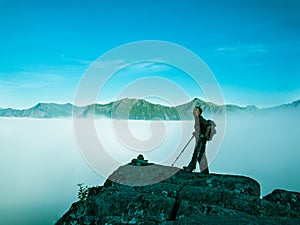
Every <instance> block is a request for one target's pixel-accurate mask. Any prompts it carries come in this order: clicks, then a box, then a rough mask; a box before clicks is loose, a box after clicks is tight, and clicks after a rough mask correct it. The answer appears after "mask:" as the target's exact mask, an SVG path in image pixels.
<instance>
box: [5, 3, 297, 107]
mask: <svg viewBox="0 0 300 225" xmlns="http://www.w3.org/2000/svg"><path fill="white" fill-rule="evenodd" d="M0 32H1V35H0V107H3V108H6V107H13V108H25V107H31V106H33V105H35V104H36V103H37V102H59V103H64V102H73V99H74V95H75V93H76V89H77V87H78V85H79V82H80V80H81V78H82V76H83V75H84V72H85V71H86V69H87V68H88V67H89V65H90V64H91V63H92V62H93V61H94V60H96V59H97V58H98V57H100V56H101V55H103V54H105V53H106V52H107V51H109V50H111V49H112V48H115V47H117V46H119V45H123V44H126V43H130V42H134V41H141V40H163V41H168V42H174V43H176V44H179V45H182V46H184V47H186V48H188V49H190V50H191V51H193V52H194V53H196V54H197V55H198V56H199V57H200V58H202V59H203V60H204V62H205V63H206V64H207V65H208V66H209V67H210V69H211V70H212V72H213V73H214V75H215V77H216V79H217V80H218V82H219V84H220V86H221V88H222V91H223V94H224V99H225V102H226V103H233V104H239V105H248V104H255V105H257V106H272V105H278V104H282V103H286V102H291V101H294V100H297V99H300V85H299V84H300V63H299V62H300V54H299V53H300V1H296V0H270V1H266V0H265V1H263V0H262V1H258V0H252V1H246V0H245V1H242V0H232V1H221V0H212V1H196V0H194V1H191V0H186V1H176V0H175V1H169V0H167V1H153V0H152V1H147V0H146V1H76V2H74V1H55V0H52V1H30V0H29V1H14V0H12V1H8V0H5V1H0ZM143 69H144V68H143ZM170 71H172V70H169V72H168V73H165V72H164V71H163V70H162V71H159V74H160V75H163V76H164V77H166V78H168V79H170V80H172V79H174V74H172V73H171V72H170ZM135 72H136V73H140V72H141V71H139V70H136V71H135ZM151 75H153V74H151ZM180 77H181V75H177V78H178V79H176V81H178V82H179V81H180V80H181V81H180V85H182V86H185V85H187V87H186V88H185V89H186V90H187V92H188V94H189V95H190V97H191V98H193V97H198V96H200V97H201V94H200V92H197V90H196V89H193V88H192V87H189V81H188V79H186V78H184V75H182V77H181V78H180ZM131 79H132V80H131V81H134V79H136V77H135V76H132V78H131ZM128 82H129V81H128ZM122 85H124V83H122V82H115V86H114V88H115V90H121V89H122ZM198 93H199V94H198ZM113 97H114V96H106V97H105V98H103V99H101V98H100V99H99V102H106V101H108V100H110V99H113Z"/></svg>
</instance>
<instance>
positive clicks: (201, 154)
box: [188, 138, 209, 174]
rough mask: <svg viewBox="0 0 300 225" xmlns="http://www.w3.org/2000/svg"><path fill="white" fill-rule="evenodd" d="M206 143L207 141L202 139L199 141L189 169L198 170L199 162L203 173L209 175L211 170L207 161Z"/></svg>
mask: <svg viewBox="0 0 300 225" xmlns="http://www.w3.org/2000/svg"><path fill="white" fill-rule="evenodd" d="M206 142H207V141H206V140H205V139H204V138H200V139H199V140H198V142H197V144H196V146H195V149H194V153H193V156H192V160H191V162H190V163H189V165H188V167H189V168H190V169H191V170H194V169H195V168H196V164H197V161H198V163H199V165H200V170H201V172H202V173H207V174H208V173H209V170H208V165H207V159H206V156H205V147H206Z"/></svg>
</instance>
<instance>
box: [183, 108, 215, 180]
mask: <svg viewBox="0 0 300 225" xmlns="http://www.w3.org/2000/svg"><path fill="white" fill-rule="evenodd" d="M201 114H202V109H201V108H200V107H198V106H196V107H195V108H194V110H193V115H194V118H195V125H194V128H195V131H194V132H193V135H194V136H195V138H196V145H195V149H194V153H193V156H192V160H191V162H190V163H189V165H188V166H184V167H183V169H184V170H185V171H188V172H192V171H193V170H194V169H195V168H196V163H197V161H198V163H199V166H200V171H201V173H204V174H209V170H208V164H207V158H206V155H205V147H206V142H207V140H209V133H210V128H209V126H208V124H207V121H206V120H205V119H204V118H203V117H202V115H201Z"/></svg>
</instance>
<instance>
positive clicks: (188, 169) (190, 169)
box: [183, 166, 194, 172]
mask: <svg viewBox="0 0 300 225" xmlns="http://www.w3.org/2000/svg"><path fill="white" fill-rule="evenodd" d="M183 170H184V171H186V172H193V170H194V169H193V168H191V167H189V166H184V167H183Z"/></svg>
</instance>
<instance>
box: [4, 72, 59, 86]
mask: <svg viewBox="0 0 300 225" xmlns="http://www.w3.org/2000/svg"><path fill="white" fill-rule="evenodd" d="M0 77H1V78H2V79H1V80H0V88H1V89H17V88H23V89H26V88H27V89H30V88H41V87H46V86H50V85H55V84H58V83H60V82H62V80H63V79H64V78H63V76H61V75H57V74H53V73H38V72H16V73H0Z"/></svg>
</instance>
